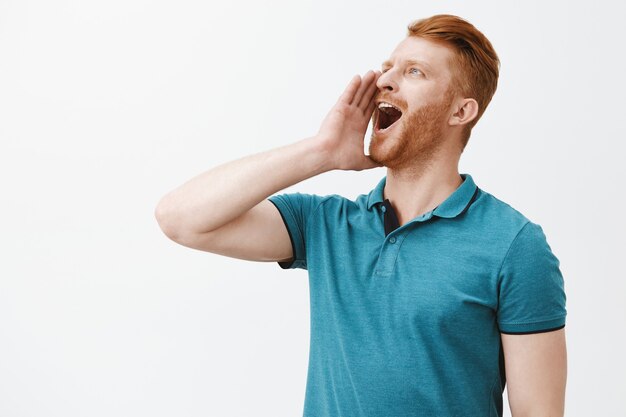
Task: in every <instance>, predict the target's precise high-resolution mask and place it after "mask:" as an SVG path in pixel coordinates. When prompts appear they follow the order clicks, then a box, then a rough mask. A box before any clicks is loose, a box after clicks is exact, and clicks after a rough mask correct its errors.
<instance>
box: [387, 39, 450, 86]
mask: <svg viewBox="0 0 626 417" xmlns="http://www.w3.org/2000/svg"><path fill="white" fill-rule="evenodd" d="M451 59H452V50H451V49H450V48H449V47H447V46H444V45H442V44H440V43H436V42H433V41H430V40H427V39H424V38H419V37H416V36H407V37H406V38H405V39H404V40H402V41H401V42H400V43H399V44H398V46H396V48H395V49H394V50H393V52H392V53H391V55H390V56H389V59H387V60H386V61H384V62H383V63H382V65H383V66H389V65H391V64H396V63H399V62H401V61H408V60H413V61H417V62H420V63H422V64H424V66H425V67H426V69H429V68H430V70H431V71H432V72H434V73H436V74H438V75H443V76H444V77H448V76H449V75H450V62H451ZM396 61H398V62H396Z"/></svg>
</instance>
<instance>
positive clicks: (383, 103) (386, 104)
mask: <svg viewBox="0 0 626 417" xmlns="http://www.w3.org/2000/svg"><path fill="white" fill-rule="evenodd" d="M383 107H391V108H394V109H396V110H398V111H400V109H398V108H397V107H396V106H392V105H391V104H389V103H385V102H384V101H383V102H381V103H380V104H379V105H378V108H379V109H382V108H383Z"/></svg>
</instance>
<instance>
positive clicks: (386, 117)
mask: <svg viewBox="0 0 626 417" xmlns="http://www.w3.org/2000/svg"><path fill="white" fill-rule="evenodd" d="M376 113H377V116H376V125H375V130H376V131H377V132H384V131H387V130H389V129H390V128H391V127H392V126H393V125H394V124H396V122H397V121H398V120H400V117H402V111H400V109H398V108H397V107H395V106H393V105H392V104H389V103H385V102H381V103H380V104H379V105H378V108H377V112H376Z"/></svg>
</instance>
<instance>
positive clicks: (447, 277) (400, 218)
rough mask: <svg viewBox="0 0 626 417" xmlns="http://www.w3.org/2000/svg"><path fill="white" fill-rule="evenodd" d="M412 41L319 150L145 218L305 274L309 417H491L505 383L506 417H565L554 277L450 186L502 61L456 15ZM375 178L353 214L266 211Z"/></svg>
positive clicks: (337, 116)
mask: <svg viewBox="0 0 626 417" xmlns="http://www.w3.org/2000/svg"><path fill="white" fill-rule="evenodd" d="M408 29H409V30H408V34H407V37H406V38H405V39H404V40H403V41H402V42H400V43H399V44H398V46H397V47H396V49H395V50H394V51H393V53H392V54H391V56H390V58H389V60H387V61H385V62H384V63H383V67H382V72H379V71H369V72H367V73H366V74H365V75H364V76H363V78H361V77H360V76H355V77H354V78H353V79H352V80H351V81H350V83H349V84H348V86H347V87H346V89H345V91H344V92H343V94H342V95H341V96H340V98H339V100H338V101H337V103H336V104H335V105H334V106H333V108H332V109H331V110H330V112H329V113H328V115H327V116H326V118H325V119H324V121H323V123H322V125H321V127H320V130H319V132H318V133H317V135H315V136H312V137H309V138H305V139H302V140H300V141H299V142H296V143H293V144H290V145H286V146H283V147H279V148H276V149H273V150H270V151H266V152H262V153H259V154H256V155H251V156H247V157H244V158H241V159H239V160H236V161H232V162H229V163H227V164H223V165H221V166H218V167H216V168H213V169H211V170H209V171H207V172H205V173H203V174H201V175H199V176H197V177H196V178H193V179H192V180H190V181H188V182H187V183H186V184H183V185H182V186H181V187H179V188H178V189H176V190H174V191H172V192H171V193H169V194H168V195H167V196H165V197H164V198H163V199H162V201H161V202H160V203H159V205H158V207H157V210H156V213H155V215H156V217H157V219H158V222H159V224H160V226H161V228H162V229H163V230H164V232H165V233H166V235H167V236H169V237H170V238H171V239H173V240H174V241H176V242H178V243H180V244H182V245H185V246H188V247H192V248H196V249H200V250H205V251H209V252H212V253H217V254H221V255H225V256H231V257H235V258H240V259H247V260H256V261H278V263H279V265H280V266H281V267H282V268H284V269H287V268H302V269H307V270H308V272H309V285H310V296H311V310H310V311H311V340H310V343H311V344H310V357H309V368H308V376H307V387H306V397H305V405H304V415H305V416H311V417H322V416H343V417H346V416H363V417H365V416H368V417H369V416H372V417H373V416H377V417H396V416H398V417H400V416H402V417H408V416H438V417H445V416H463V417H467V416H472V417H473V416H477V417H478V416H480V417H488V416H502V412H503V410H502V409H503V406H502V394H503V391H504V388H505V384H506V383H508V398H509V404H510V408H511V412H512V415H513V417H525V416H533V417H535V416H536V417H542V416H550V417H555V416H563V414H564V400H565V384H566V346H565V334H564V326H565V316H566V310H565V293H564V285H563V284H564V283H563V277H562V275H561V272H560V270H559V261H558V259H557V258H556V257H555V256H554V254H553V253H552V252H551V249H550V246H549V245H548V244H547V241H546V237H545V235H544V233H543V230H542V228H541V227H540V226H539V225H538V224H536V223H533V222H531V221H530V220H529V219H527V218H526V217H524V216H523V215H522V214H521V213H520V212H518V211H517V210H515V209H513V208H512V207H511V206H509V205H508V204H506V203H504V202H502V201H500V200H498V199H497V198H495V197H494V196H492V195H491V194H489V193H487V192H485V191H483V190H482V189H480V188H479V187H478V186H477V185H476V183H475V182H474V180H473V178H472V176H471V175H469V174H459V172H458V161H459V159H460V155H461V153H462V152H463V149H464V147H465V145H466V143H467V141H468V138H469V135H470V131H471V128H472V127H473V126H474V125H475V124H476V122H477V121H478V119H479V118H480V116H481V115H482V114H483V112H484V111H485V108H486V106H487V104H488V103H489V101H490V100H491V97H492V96H493V94H494V92H495V89H496V85H497V78H498V68H499V61H498V57H497V55H496V53H495V51H494V50H493V47H492V45H491V43H490V42H489V41H488V40H487V38H486V37H485V36H484V35H483V34H482V33H481V32H479V31H478V30H477V29H476V28H475V27H474V26H473V25H471V24H470V23H468V22H467V21H465V20H463V19H461V18H458V17H456V16H451V15H436V16H432V17H430V18H428V19H422V20H418V21H415V22H413V23H411V25H409V28H408ZM370 120H371V121H372V123H373V132H372V137H371V142H370V146H369V156H367V155H365V154H364V153H363V139H364V135H365V132H366V128H367V125H368V123H369V121H370ZM380 166H385V167H386V168H387V175H386V176H385V177H384V178H382V179H381V180H380V182H379V183H378V185H376V187H375V188H374V189H373V190H371V191H370V192H369V193H368V194H362V195H360V196H359V197H358V198H356V199H355V200H354V201H353V200H348V199H346V198H344V197H341V196H338V195H329V196H318V195H313V194H302V193H291V194H280V195H272V194H274V193H276V192H277V191H280V190H282V189H284V188H286V187H288V186H291V185H293V184H296V183H298V182H300V181H303V180H305V179H307V178H310V177H312V176H314V175H318V174H321V173H323V172H327V171H330V170H333V169H342V170H357V171H359V170H363V169H369V168H374V167H380ZM270 196H271V197H270Z"/></svg>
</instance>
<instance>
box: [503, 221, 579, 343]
mask: <svg viewBox="0 0 626 417" xmlns="http://www.w3.org/2000/svg"><path fill="white" fill-rule="evenodd" d="M559 265H560V262H559V260H558V259H557V258H556V256H555V255H554V254H553V253H552V250H551V248H550V246H549V245H548V242H547V240H546V236H545V234H544V232H543V229H542V228H541V226H539V225H538V224H536V223H533V222H531V221H528V222H527V223H526V224H525V225H524V227H522V229H521V230H520V231H519V233H518V234H517V236H516V237H515V239H514V240H513V242H512V243H511V246H510V247H509V250H508V252H507V254H506V255H505V258H504V261H503V263H502V267H501V269H500V275H499V280H500V281H499V282H500V286H499V290H500V291H499V299H498V311H497V321H498V327H499V329H500V332H501V333H509V334H527V333H542V332H547V331H553V330H558V329H561V328H563V327H565V316H566V314H567V311H566V308H565V301H566V296H565V288H564V282H563V276H562V274H561V271H560V269H559Z"/></svg>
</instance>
